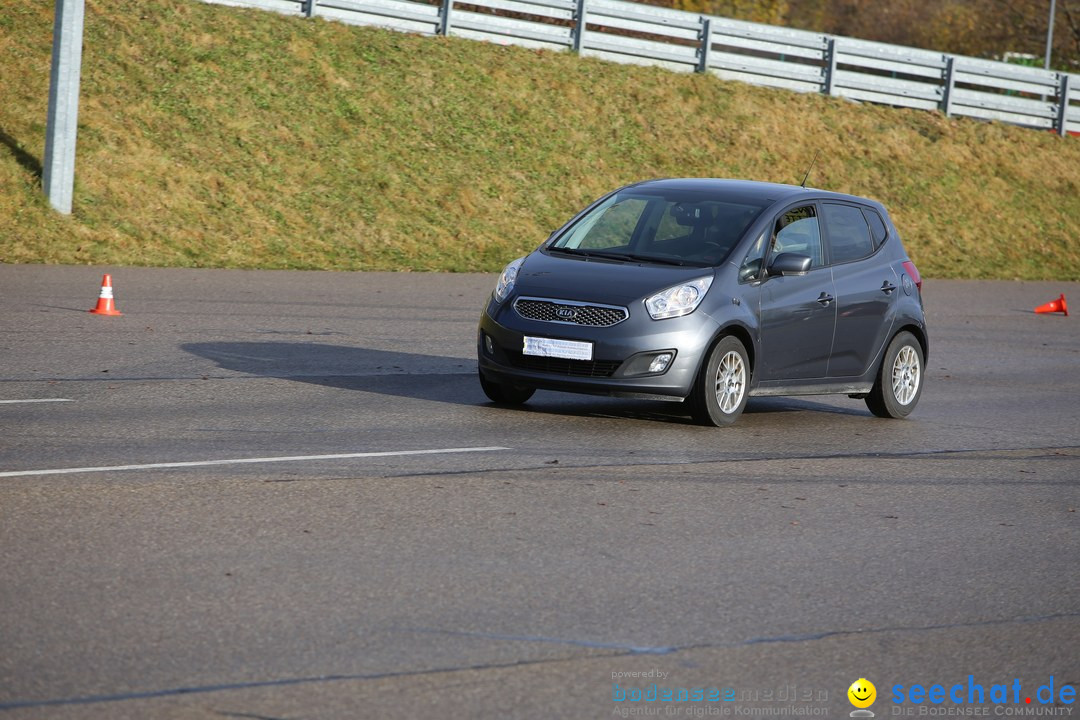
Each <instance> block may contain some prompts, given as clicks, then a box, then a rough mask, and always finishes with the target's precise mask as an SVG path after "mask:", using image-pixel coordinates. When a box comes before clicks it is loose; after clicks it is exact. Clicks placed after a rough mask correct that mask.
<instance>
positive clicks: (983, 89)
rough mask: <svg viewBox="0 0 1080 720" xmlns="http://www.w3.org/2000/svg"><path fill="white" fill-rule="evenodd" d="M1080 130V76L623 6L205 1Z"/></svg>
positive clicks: (619, 1)
mask: <svg viewBox="0 0 1080 720" xmlns="http://www.w3.org/2000/svg"><path fill="white" fill-rule="evenodd" d="M203 1H204V2H210V3H215V4H220V5H231V6H236V7H251V8H260V9H264V10H273V11H276V12H280V13H285V14H289V15H300V16H305V17H314V16H319V17H324V18H327V19H331V20H338V21H341V22H344V23H348V24H352V25H376V26H380V27H386V28H391V29H394V30H401V31H405V32H414V33H421V34H429V35H436V34H438V35H453V36H458V37H465V38H471V39H474V40H484V41H488V42H496V43H500V44H509V45H523V46H526V47H533V48H551V49H571V50H574V51H577V52H580V53H581V54H582V55H587V56H591V57H598V58H602V59H604V60H612V61H615V62H622V63H635V64H642V65H660V66H663V67H666V68H669V69H671V70H676V71H686V72H709V73H713V74H715V75H717V76H719V77H721V78H724V79H727V80H740V81H744V82H748V83H752V84H755V85H766V86H769V87H777V88H785V89H788V90H794V91H797V92H820V93H825V94H827V95H834V96H839V97H846V98H850V99H852V100H857V101H861V102H871V103H877V104H882V105H892V106H899V107H909V108H917V109H921V110H939V111H941V112H943V113H944V114H945V115H950V116H953V115H955V116H963V117H972V118H979V119H982V120H997V121H1000V122H1005V123H1010V124H1013V125H1022V126H1025V127H1032V128H1039V129H1044V130H1052V131H1054V132H1056V133H1058V134H1060V135H1063V136H1064V135H1066V134H1068V133H1074V134H1080V75H1075V74H1069V73H1059V72H1054V71H1050V70H1043V69H1040V68H1031V67H1024V66H1021V65H1011V64H1008V63H1002V62H993V61H989V60H980V59H977V58H972V57H965V56H962V55H946V54H942V53H936V52H932V51H929V50H920V49H917V48H910V47H903V46H899V45H887V44H885V43H876V42H868V41H865V40H857V39H854V38H847V37H837V36H830V35H823V34H820V33H814V32H808V31H805V30H794V29H791V28H784V27H778V26H773V25H762V24H759V23H751V22H743V21H739V20H730V19H727V18H720V17H714V16H706V15H697V14H695V13H690V12H684V11H681V10H669V9H666V8H660V7H655V6H651V5H643V4H639V3H632V2H625V1H624V0H441V4H440V5H431V4H426V3H423V2H415V1H414V0H203Z"/></svg>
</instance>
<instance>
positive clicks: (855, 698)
mask: <svg viewBox="0 0 1080 720" xmlns="http://www.w3.org/2000/svg"><path fill="white" fill-rule="evenodd" d="M847 696H848V700H850V701H851V704H852V705H854V706H855V707H857V708H868V707H870V706H871V705H873V704H874V700H876V699H877V688H875V687H874V683H872V682H870V681H869V680H867V679H866V678H859V679H858V680H856V681H855V682H853V683H851V687H849V688H848V689H847Z"/></svg>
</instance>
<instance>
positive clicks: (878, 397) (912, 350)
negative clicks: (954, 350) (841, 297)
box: [866, 331, 924, 418]
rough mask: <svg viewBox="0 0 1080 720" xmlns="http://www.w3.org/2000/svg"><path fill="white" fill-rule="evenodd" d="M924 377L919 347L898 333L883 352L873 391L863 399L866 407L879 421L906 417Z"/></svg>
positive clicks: (914, 402) (911, 338) (920, 390)
mask: <svg viewBox="0 0 1080 720" xmlns="http://www.w3.org/2000/svg"><path fill="white" fill-rule="evenodd" d="M923 377H924V367H923V352H922V346H921V345H919V341H918V340H916V339H915V336H914V335H912V334H911V333H909V332H907V331H904V332H902V333H899V334H897V336H896V337H894V338H893V340H892V342H891V343H889V348H888V349H887V350H886V351H885V358H884V359H883V360H882V362H881V369H880V370H879V371H878V376H877V380H876V381H875V382H874V388H873V389H872V390H871V391H870V394H869V395H867V396H866V407H868V408H870V412H872V413H874V414H875V415H877V416H878V417H880V418H905V417H907V416H908V415H910V414H911V411H912V410H914V409H915V406H916V405H917V404H918V403H919V396H920V395H922V386H923Z"/></svg>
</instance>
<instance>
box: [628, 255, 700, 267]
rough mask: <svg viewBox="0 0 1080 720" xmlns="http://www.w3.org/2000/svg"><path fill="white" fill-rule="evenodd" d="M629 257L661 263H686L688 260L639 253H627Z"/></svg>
mask: <svg viewBox="0 0 1080 720" xmlns="http://www.w3.org/2000/svg"><path fill="white" fill-rule="evenodd" d="M626 257H628V258H632V259H634V260H641V261H643V262H651V263H657V264H659V265H686V262H685V261H683V260H679V259H678V258H668V257H657V256H655V255H638V254H636V253H629V254H627V256H626Z"/></svg>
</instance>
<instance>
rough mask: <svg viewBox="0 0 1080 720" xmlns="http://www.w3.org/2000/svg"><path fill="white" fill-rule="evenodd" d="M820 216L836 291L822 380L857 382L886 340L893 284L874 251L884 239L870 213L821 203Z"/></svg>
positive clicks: (882, 227) (885, 265)
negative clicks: (825, 372)
mask: <svg viewBox="0 0 1080 720" xmlns="http://www.w3.org/2000/svg"><path fill="white" fill-rule="evenodd" d="M821 217H822V221H823V222H822V225H823V229H824V232H825V246H826V250H827V252H828V257H829V262H830V264H831V267H832V275H833V281H834V283H835V286H836V329H835V331H834V334H833V341H832V356H831V358H830V359H829V367H828V375H829V377H836V378H843V377H857V376H859V375H862V374H864V373H865V372H866V371H867V370H869V369H870V364H871V363H872V362H873V361H874V359H875V358H876V357H877V354H878V352H879V351H880V350H881V347H882V345H884V344H885V342H886V340H887V339H888V337H889V334H890V332H891V330H892V317H893V313H892V308H893V304H894V301H895V299H896V293H897V286H898V285H899V279H898V278H897V277H896V272H895V271H894V270H893V268H892V267H891V266H890V265H889V263H888V262H887V261H886V258H885V254H884V253H880V252H877V250H878V248H880V247H881V244H882V243H883V242H884V240H885V225H884V223H882V222H881V218H880V216H878V215H877V213H876V211H874V210H873V209H872V208H863V207H861V206H857V205H850V204H846V203H834V202H824V203H822V204H821ZM875 221H876V222H875Z"/></svg>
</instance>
